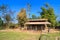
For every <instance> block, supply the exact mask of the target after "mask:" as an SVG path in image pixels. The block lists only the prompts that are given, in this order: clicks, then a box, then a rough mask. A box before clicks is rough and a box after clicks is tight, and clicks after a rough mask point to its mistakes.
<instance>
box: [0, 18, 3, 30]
mask: <svg viewBox="0 0 60 40" xmlns="http://www.w3.org/2000/svg"><path fill="white" fill-rule="evenodd" d="M2 26H3V20H2V19H1V18H0V29H3V27H2Z"/></svg>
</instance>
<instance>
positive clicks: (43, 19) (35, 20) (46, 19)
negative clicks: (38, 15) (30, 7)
mask: <svg viewBox="0 0 60 40" xmlns="http://www.w3.org/2000/svg"><path fill="white" fill-rule="evenodd" d="M41 20H42V21H43V20H48V19H29V20H28V21H41Z"/></svg>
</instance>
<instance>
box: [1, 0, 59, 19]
mask: <svg viewBox="0 0 60 40" xmlns="http://www.w3.org/2000/svg"><path fill="white" fill-rule="evenodd" d="M27 3H30V5H31V11H30V15H32V14H35V15H36V16H39V15H40V14H39V13H38V11H41V7H42V6H44V4H45V3H48V4H49V5H50V6H51V7H52V8H53V9H54V13H55V15H56V16H58V18H57V20H60V0H0V5H2V4H7V5H8V6H9V7H10V8H11V9H12V10H13V11H16V12H15V17H16V16H17V14H18V13H19V12H20V10H21V8H25V9H27Z"/></svg>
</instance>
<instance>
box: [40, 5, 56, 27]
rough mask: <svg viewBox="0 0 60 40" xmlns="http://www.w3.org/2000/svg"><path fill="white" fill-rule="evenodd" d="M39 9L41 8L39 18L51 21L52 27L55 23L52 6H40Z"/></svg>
mask: <svg viewBox="0 0 60 40" xmlns="http://www.w3.org/2000/svg"><path fill="white" fill-rule="evenodd" d="M45 6H47V5H45ZM41 9H42V12H41V13H40V14H41V18H45V19H48V21H49V22H50V23H51V26H53V27H54V26H55V24H56V16H55V14H54V10H53V8H51V7H49V6H47V7H42V8H41Z"/></svg>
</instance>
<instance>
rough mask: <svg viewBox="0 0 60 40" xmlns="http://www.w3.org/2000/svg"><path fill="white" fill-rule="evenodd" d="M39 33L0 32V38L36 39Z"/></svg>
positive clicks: (13, 39)
mask: <svg viewBox="0 0 60 40" xmlns="http://www.w3.org/2000/svg"><path fill="white" fill-rule="evenodd" d="M38 38H39V35H35V34H27V33H21V32H0V40H38Z"/></svg>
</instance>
